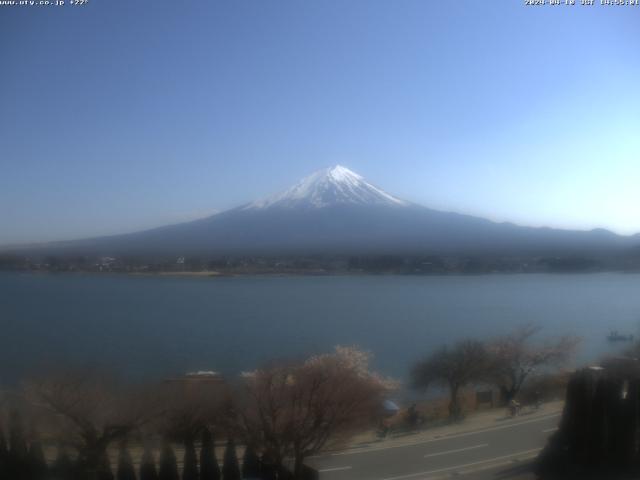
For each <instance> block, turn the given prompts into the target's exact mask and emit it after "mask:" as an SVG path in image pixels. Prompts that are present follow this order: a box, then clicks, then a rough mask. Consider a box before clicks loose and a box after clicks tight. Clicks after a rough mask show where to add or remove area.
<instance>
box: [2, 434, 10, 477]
mask: <svg viewBox="0 0 640 480" xmlns="http://www.w3.org/2000/svg"><path fill="white" fill-rule="evenodd" d="M8 457H9V448H8V447H7V440H6V439H5V436H4V429H3V428H2V424H1V423H0V478H7V473H8V472H7V470H6V467H7V459H8Z"/></svg>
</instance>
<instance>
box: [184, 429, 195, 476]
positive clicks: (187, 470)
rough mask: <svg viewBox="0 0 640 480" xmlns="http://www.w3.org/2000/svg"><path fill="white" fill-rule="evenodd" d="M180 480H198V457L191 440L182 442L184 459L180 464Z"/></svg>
mask: <svg viewBox="0 0 640 480" xmlns="http://www.w3.org/2000/svg"><path fill="white" fill-rule="evenodd" d="M182 480H198V456H197V455H196V448H195V446H194V445H193V440H192V439H191V438H188V439H187V440H186V441H185V442H184V459H183V462H182Z"/></svg>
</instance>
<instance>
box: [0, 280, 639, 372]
mask: <svg viewBox="0 0 640 480" xmlns="http://www.w3.org/2000/svg"><path fill="white" fill-rule="evenodd" d="M527 322H533V323H535V324H538V325H540V326H542V327H543V332H542V334H541V335H543V336H544V335H559V334H565V333H569V334H574V335H580V336H582V337H583V338H584V341H583V344H582V347H581V350H580V355H579V358H578V360H579V361H588V360H591V359H594V358H596V357H597V356H598V355H601V354H603V353H607V352H611V351H612V349H614V348H616V347H612V346H611V345H609V344H608V342H607V341H606V335H607V334H608V332H609V330H611V329H617V330H619V331H621V332H623V333H633V334H635V335H638V334H639V333H640V331H639V327H640V275H630V274H613V273H608V274H592V275H534V274H528V275H483V276H339V277H237V278H176V277H136V276H124V275H81V274H61V275H51V274H14V273H2V274H0V327H1V328H0V382H13V381H15V380H16V379H18V378H19V377H20V376H22V375H24V374H25V373H27V372H28V371H29V370H31V369H33V368H40V367H41V366H42V364H43V363H45V364H46V363H51V362H55V363H58V362H72V363H76V362H83V363H85V362H94V363H99V364H108V365H110V366H112V367H115V368H117V369H118V370H121V371H123V372H126V373H127V374H131V375H153V376H164V375H169V374H173V373H179V372H184V371H188V370H198V369H205V370H218V371H222V372H225V373H227V374H232V373H235V372H238V371H242V370H246V369H252V368H254V367H256V366H257V365H259V364H260V363H262V362H264V361H267V360H270V359H275V358H290V357H295V356H301V355H307V354H309V353H316V352H323V351H327V350H330V349H331V348H332V347H333V346H334V345H336V344H342V345H349V344H357V345H360V346H361V347H363V348H365V349H368V350H371V351H372V352H373V353H374V354H375V362H374V366H375V367H376V368H377V369H379V370H381V371H383V372H384V373H386V374H390V375H394V376H397V377H404V376H405V375H406V374H407V371H408V368H409V367H410V365H411V363H412V362H413V361H415V360H416V359H419V358H420V357H421V356H423V355H425V354H427V353H429V352H430V351H432V350H433V349H434V348H436V347H437V346H439V345H441V344H444V343H448V342H451V341H454V340H457V339H461V338H467V337H472V338H486V337H488V336H491V335H495V334H499V333H503V332H507V331H509V330H510V329H512V328H513V327H514V326H516V325H519V324H523V323H527ZM618 348H619V347H618Z"/></svg>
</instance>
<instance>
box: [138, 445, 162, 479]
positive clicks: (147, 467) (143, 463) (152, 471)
mask: <svg viewBox="0 0 640 480" xmlns="http://www.w3.org/2000/svg"><path fill="white" fill-rule="evenodd" d="M140 480H158V471H157V470H156V460H155V459H154V458H153V453H152V452H151V450H150V449H149V448H148V447H147V446H145V448H144V453H143V454H142V459H141V460H140Z"/></svg>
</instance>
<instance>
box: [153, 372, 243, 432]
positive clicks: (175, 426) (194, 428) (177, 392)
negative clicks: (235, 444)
mask: <svg viewBox="0 0 640 480" xmlns="http://www.w3.org/2000/svg"><path fill="white" fill-rule="evenodd" d="M156 399H157V402H158V404H159V405H160V409H161V411H162V416H160V417H158V419H157V421H156V422H154V425H153V429H154V430H155V431H157V432H159V433H161V434H162V435H163V436H165V437H166V438H168V439H171V440H174V441H179V442H184V443H187V444H188V443H193V442H194V441H195V440H196V439H197V438H198V437H199V436H200V435H201V434H202V431H203V430H204V429H205V428H207V427H209V428H211V427H212V426H217V425H220V424H222V423H225V422H224V417H225V415H226V413H227V411H228V409H229V408H230V405H229V402H230V401H231V393H230V390H229V387H228V385H226V384H225V383H223V382H222V381H216V380H212V379H210V378H208V377H197V376H194V377H189V376H187V377H183V378H178V379H175V380H173V381H169V382H165V383H163V384H162V385H160V386H159V387H158V388H157V389H156Z"/></svg>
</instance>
